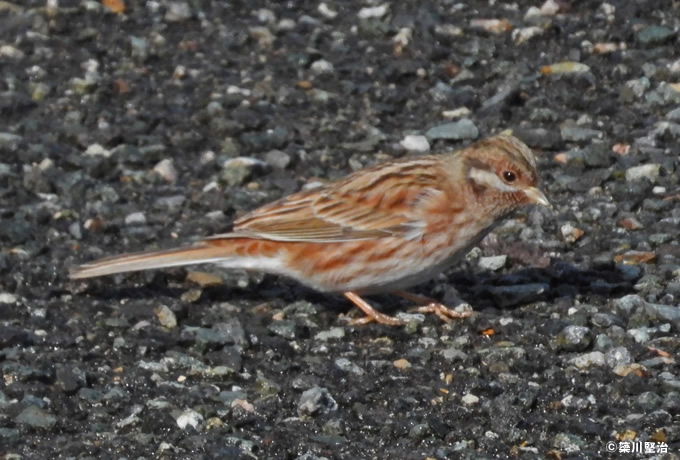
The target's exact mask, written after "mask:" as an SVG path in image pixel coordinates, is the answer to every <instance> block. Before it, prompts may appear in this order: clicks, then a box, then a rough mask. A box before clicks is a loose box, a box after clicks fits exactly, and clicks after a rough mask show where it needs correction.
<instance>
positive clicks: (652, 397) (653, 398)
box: [635, 391, 663, 413]
mask: <svg viewBox="0 0 680 460" xmlns="http://www.w3.org/2000/svg"><path fill="white" fill-rule="evenodd" d="M635 402H636V403H637V405H638V407H640V408H641V409H643V410H644V411H645V412H650V413H651V412H652V411H654V410H656V409H658V408H659V406H660V405H661V403H662V402H663V398H662V397H661V396H659V395H658V394H656V393H654V392H652V391H645V392H644V393H641V394H640V395H639V396H638V397H637V400H636V401H635Z"/></svg>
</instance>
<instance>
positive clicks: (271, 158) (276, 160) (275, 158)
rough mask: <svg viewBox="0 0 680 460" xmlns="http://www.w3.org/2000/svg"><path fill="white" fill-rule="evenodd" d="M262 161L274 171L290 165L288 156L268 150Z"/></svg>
mask: <svg viewBox="0 0 680 460" xmlns="http://www.w3.org/2000/svg"><path fill="white" fill-rule="evenodd" d="M264 160H265V162H266V163H267V164H269V165H271V166H272V167H273V168H275V169H286V168H287V167H288V165H290V155H288V154H287V153H286V152H282V151H281V150H270V151H269V152H267V153H265V155H264Z"/></svg>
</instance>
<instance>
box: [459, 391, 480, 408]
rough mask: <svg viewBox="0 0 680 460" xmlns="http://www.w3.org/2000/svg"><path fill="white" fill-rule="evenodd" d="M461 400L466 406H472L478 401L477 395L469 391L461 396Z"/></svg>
mask: <svg viewBox="0 0 680 460" xmlns="http://www.w3.org/2000/svg"><path fill="white" fill-rule="evenodd" d="M461 401H463V404H465V405H466V406H472V405H475V404H477V403H478V402H479V396H475V395H473V394H471V393H468V394H466V395H465V396H463V397H462V398H461Z"/></svg>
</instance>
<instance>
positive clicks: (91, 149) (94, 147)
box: [85, 144, 111, 157]
mask: <svg viewBox="0 0 680 460" xmlns="http://www.w3.org/2000/svg"><path fill="white" fill-rule="evenodd" d="M85 155H87V156H91V157H96V156H100V157H110V156H111V151H110V150H107V149H105V148H104V147H102V146H101V145H100V144H91V145H89V146H88V147H87V149H86V150H85Z"/></svg>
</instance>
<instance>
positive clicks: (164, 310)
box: [153, 305, 177, 329]
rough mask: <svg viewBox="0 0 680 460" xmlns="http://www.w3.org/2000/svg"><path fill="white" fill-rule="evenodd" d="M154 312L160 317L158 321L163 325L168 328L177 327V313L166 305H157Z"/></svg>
mask: <svg viewBox="0 0 680 460" xmlns="http://www.w3.org/2000/svg"><path fill="white" fill-rule="evenodd" d="M153 312H154V314H155V315H156V318H158V322H159V323H161V326H163V327H165V328H167V329H174V328H176V327H177V316H175V313H174V312H173V311H172V310H170V308H168V307H167V306H166V305H161V306H159V307H156V308H155V309H154V310H153Z"/></svg>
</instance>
